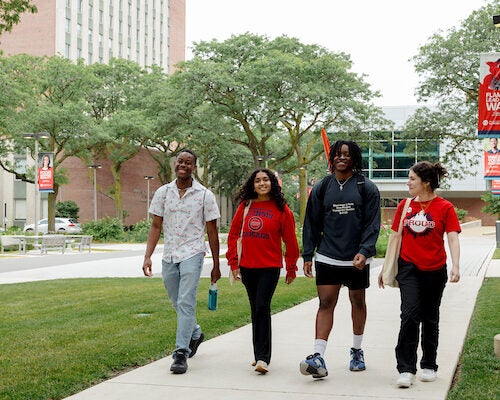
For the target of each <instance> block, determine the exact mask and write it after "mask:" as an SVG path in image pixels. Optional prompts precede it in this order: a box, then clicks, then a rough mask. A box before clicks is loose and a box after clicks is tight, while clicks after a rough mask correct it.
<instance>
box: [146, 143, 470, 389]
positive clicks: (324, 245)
mask: <svg viewBox="0 0 500 400" xmlns="http://www.w3.org/2000/svg"><path fill="white" fill-rule="evenodd" d="M196 161H197V160H196V155H195V154H194V153H193V152H192V151H190V150H184V151H182V152H181V153H180V154H179V155H178V157H177V159H176V161H175V173H176V179H175V180H174V181H172V182H170V183H168V184H166V185H164V186H162V187H160V188H159V189H158V190H157V191H156V193H155V195H154V196H153V199H152V201H151V205H150V209H149V212H150V213H151V214H152V215H153V220H152V226H151V230H150V233H149V236H148V242H147V247H146V254H145V258H144V264H143V271H144V274H145V275H146V276H152V262H151V255H152V254H153V251H154V249H155V246H156V244H157V242H158V240H159V238H160V234H161V231H162V229H163V232H164V238H165V245H164V250H163V257H162V277H163V282H164V285H165V288H166V291H167V293H168V296H169V299H170V301H171V302H172V305H173V307H174V309H175V310H176V312H177V332H176V348H175V351H174V352H173V355H172V357H173V360H174V361H173V363H172V365H171V367H170V370H171V371H172V372H173V373H174V374H181V373H185V372H186V371H187V359H188V358H190V357H192V356H194V354H195V353H196V351H197V349H198V346H199V345H200V344H201V343H202V342H203V340H204V334H203V332H202V330H201V328H200V326H199V325H198V324H197V321H196V294H197V291H198V283H199V279H200V276H201V270H202V267H203V257H204V254H205V251H206V249H205V247H206V246H205V242H204V231H205V227H206V232H207V235H208V243H209V246H210V250H211V253H212V256H213V267H212V271H211V281H212V282H213V283H215V282H217V280H219V279H220V277H221V273H220V265H219V239H218V234H217V223H216V221H217V219H218V218H219V217H220V214H219V210H218V207H217V203H216V201H215V196H214V195H213V193H212V192H210V191H209V190H207V189H206V188H205V187H203V186H202V185H201V184H199V183H198V182H196V181H195V180H194V179H193V177H192V173H193V172H194V170H195V168H196ZM329 166H330V171H331V174H329V175H327V176H326V177H325V178H323V179H322V180H321V181H319V182H318V183H317V184H316V185H315V186H314V187H313V189H312V191H311V193H310V196H309V198H308V201H307V208H306V215H305V220H304V225H303V230H302V239H303V251H302V258H303V260H304V267H303V268H304V275H305V276H306V277H309V278H313V277H315V280H316V286H317V293H318V298H319V306H318V311H317V314H316V333H315V340H314V344H313V348H312V352H311V354H310V355H308V356H307V357H305V358H304V360H302V361H301V362H300V363H299V370H300V372H301V373H302V374H304V375H311V376H312V377H313V378H324V377H326V376H327V375H328V369H327V366H326V362H325V353H326V349H327V344H328V338H329V335H330V333H331V331H332V328H333V321H334V312H335V307H336V304H337V301H338V297H339V293H340V289H341V288H342V286H346V287H347V288H348V293H349V299H350V303H351V316H352V330H353V337H352V347H351V348H350V350H349V353H350V363H349V369H350V370H351V371H363V370H365V369H366V364H365V360H364V353H363V350H362V342H363V335H364V329H365V323H366V318H367V309H366V301H365V291H366V289H367V288H368V287H369V285H370V263H371V262H372V259H373V257H374V256H375V255H376V243H377V239H378V235H379V231H380V226H381V212H380V194H379V191H378V189H377V187H376V185H375V184H374V183H373V182H372V181H371V180H369V179H368V178H366V177H365V176H364V175H363V174H362V155H361V150H360V148H359V146H358V145H357V144H356V143H355V142H353V141H349V140H339V141H337V142H335V143H334V144H333V145H332V146H331V148H330V156H329ZM445 176H446V170H445V168H444V167H443V166H442V165H440V164H439V163H435V164H432V163H430V162H427V161H422V162H419V163H417V164H415V165H414V166H413V167H412V168H411V169H410V172H409V177H408V181H407V186H408V191H409V197H411V202H410V205H409V207H408V209H407V210H408V211H407V213H406V214H405V215H402V212H403V205H404V204H403V203H404V202H405V201H402V202H401V203H400V204H399V205H398V208H397V211H396V214H395V218H394V221H393V225H392V229H393V230H395V231H396V230H397V229H398V225H399V220H400V218H403V227H404V228H403V239H402V246H401V252H400V257H399V260H398V264H399V272H398V275H397V277H396V279H397V281H398V283H399V288H400V293H401V325H400V332H399V337H398V341H397V345H396V349H395V352H396V362H397V370H398V372H399V376H398V379H397V386H399V387H410V386H411V385H412V384H413V382H414V380H415V376H416V372H417V348H418V345H419V335H420V331H421V335H422V339H421V347H422V352H423V354H422V358H421V360H420V368H421V370H422V373H421V380H423V381H433V380H435V379H436V372H437V369H438V365H437V364H436V356H437V347H438V334H439V308H440V303H441V297H442V294H443V290H444V287H445V285H446V282H447V280H448V268H447V265H446V259H447V256H446V252H445V246H444V239H443V238H444V234H445V233H446V234H447V236H448V242H449V248H450V253H451V260H452V266H451V269H450V277H449V281H450V282H457V281H458V280H459V279H460V274H459V257H460V246H459V240H458V233H459V232H460V224H459V221H458V218H457V215H456V213H455V209H454V207H453V205H452V204H451V203H450V202H449V201H447V200H445V199H443V198H442V197H440V196H437V195H436V193H435V191H436V189H437V188H438V187H439V184H440V181H441V179H442V178H443V177H445ZM236 200H237V203H238V204H239V205H238V208H237V210H236V213H235V215H234V218H233V221H232V223H231V227H230V230H229V235H228V240H227V245H228V250H227V253H226V257H227V261H228V265H229V267H230V269H231V274H232V277H233V278H234V279H235V280H241V282H242V283H243V285H244V286H245V288H246V291H247V295H248V299H249V303H250V312H251V321H252V344H253V353H254V360H252V365H253V367H254V369H255V371H257V372H258V373H261V374H265V373H267V372H268V371H269V364H270V362H271V353H272V329H271V300H272V297H273V294H274V291H275V289H276V286H277V284H278V281H279V278H280V275H281V270H282V268H283V264H284V265H285V269H286V275H285V278H284V279H285V282H286V283H287V284H291V283H293V281H294V280H295V278H296V271H297V260H298V259H299V256H300V253H299V245H298V242H297V236H296V230H295V220H294V216H293V213H292V211H291V210H290V208H289V206H288V205H287V202H286V199H285V197H284V195H283V191H282V189H281V186H280V184H279V181H278V179H277V177H276V175H275V174H274V173H273V172H272V171H271V170H269V169H267V168H259V169H257V170H255V171H253V172H252V174H251V175H250V176H249V178H248V179H247V180H246V182H245V183H244V184H243V186H242V187H241V189H240V191H239V192H238V194H237V196H236ZM282 243H284V245H285V246H284V251H283V247H282ZM283 260H284V262H283ZM313 266H314V268H313ZM313 270H314V272H313ZM378 281H379V286H381V287H383V283H382V279H381V277H379V279H378Z"/></svg>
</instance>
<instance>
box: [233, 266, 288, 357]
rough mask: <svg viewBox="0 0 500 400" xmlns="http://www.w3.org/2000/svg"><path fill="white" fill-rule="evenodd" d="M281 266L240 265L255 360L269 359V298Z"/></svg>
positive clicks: (274, 287) (272, 292) (276, 283)
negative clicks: (249, 317) (248, 303)
mask: <svg viewBox="0 0 500 400" xmlns="http://www.w3.org/2000/svg"><path fill="white" fill-rule="evenodd" d="M280 270H281V268H245V267H240V273H241V281H242V282H243V284H244V285H245V288H246V289H247V294H248V300H249V301H250V310H251V313H252V341H253V352H254V356H255V361H258V360H262V361H265V362H266V363H268V364H269V362H270V361H271V299H272V298H273V294H274V291H275V289H276V286H277V285H278V280H279V277H280Z"/></svg>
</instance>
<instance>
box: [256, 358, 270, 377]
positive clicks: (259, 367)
mask: <svg viewBox="0 0 500 400" xmlns="http://www.w3.org/2000/svg"><path fill="white" fill-rule="evenodd" d="M255 371H257V372H260V373H261V374H266V373H267V372H268V371H269V366H268V365H267V363H266V362H265V361H262V360H259V361H257V363H256V364H255Z"/></svg>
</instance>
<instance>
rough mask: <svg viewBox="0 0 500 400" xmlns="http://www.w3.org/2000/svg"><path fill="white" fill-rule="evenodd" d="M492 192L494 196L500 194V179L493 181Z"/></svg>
mask: <svg viewBox="0 0 500 400" xmlns="http://www.w3.org/2000/svg"><path fill="white" fill-rule="evenodd" d="M491 193H492V194H493V195H494V196H500V181H498V180H493V181H491Z"/></svg>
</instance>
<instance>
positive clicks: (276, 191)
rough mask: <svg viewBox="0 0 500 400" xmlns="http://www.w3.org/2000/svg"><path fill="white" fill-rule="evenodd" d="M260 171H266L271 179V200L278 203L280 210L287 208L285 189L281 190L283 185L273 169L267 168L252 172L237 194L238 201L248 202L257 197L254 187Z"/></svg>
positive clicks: (236, 199)
mask: <svg viewBox="0 0 500 400" xmlns="http://www.w3.org/2000/svg"><path fill="white" fill-rule="evenodd" d="M258 172H264V173H265V174H266V175H267V176H268V177H269V180H270V181H271V192H270V193H269V196H270V197H271V200H273V201H274V202H275V203H276V206H277V207H278V209H279V210H280V211H283V210H284V209H285V204H286V199H285V195H284V194H283V191H282V190H281V186H280V184H279V182H278V178H277V177H276V175H275V174H274V172H273V171H271V170H270V169H267V168H259V169H256V170H255V171H253V172H252V174H251V175H250V176H249V177H248V179H247V180H246V182H245V183H244V184H243V186H241V188H240V191H239V192H238V193H237V194H236V196H235V201H236V203H238V204H239V203H242V202H245V203H246V202H247V201H248V200H253V199H256V198H257V193H256V192H255V189H254V181H255V177H256V176H257V173H258Z"/></svg>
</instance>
